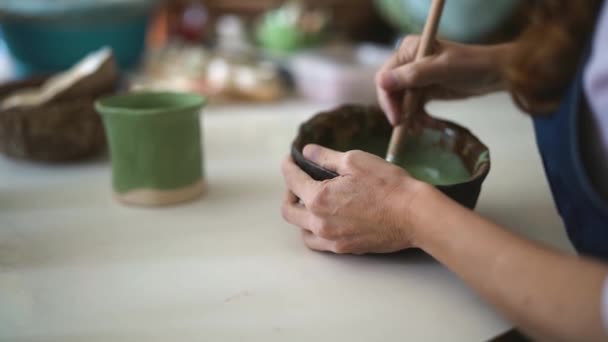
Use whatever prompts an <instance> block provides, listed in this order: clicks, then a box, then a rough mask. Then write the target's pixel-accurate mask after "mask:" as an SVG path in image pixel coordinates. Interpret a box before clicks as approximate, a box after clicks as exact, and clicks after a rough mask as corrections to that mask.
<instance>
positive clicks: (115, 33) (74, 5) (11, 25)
mask: <svg viewBox="0 0 608 342" xmlns="http://www.w3.org/2000/svg"><path fill="white" fill-rule="evenodd" d="M156 2H157V1H156V0H149V1H133V0H125V1H123V2H117V1H107V0H102V1H86V2H74V1H72V2H67V3H66V2H64V1H47V0H44V1H43V0H37V1H23V2H19V1H14V2H10V3H9V5H6V4H3V3H0V25H1V30H2V37H3V39H4V41H5V42H6V45H7V47H8V49H9V52H10V53H11V55H12V56H13V59H14V60H15V62H16V65H17V66H18V74H19V76H27V75H29V74H40V73H53V72H57V71H61V70H65V69H68V68H69V67H71V66H72V65H74V64H75V63H77V62H78V61H79V60H81V59H82V58H83V57H84V56H86V55H87V54H88V53H90V52H91V51H94V50H98V49H100V48H102V47H104V46H109V47H111V48H112V49H113V51H114V55H115V57H116V60H117V62H118V64H119V66H120V67H121V69H128V68H131V67H133V66H134V65H135V64H137V62H138V61H139V59H140V56H141V54H142V52H143V50H144V43H145V36H146V30H147V26H148V21H149V16H150V13H151V11H152V10H153V8H154V6H155V4H156ZM68 4H69V5H68ZM26 5H28V6H26Z"/></svg>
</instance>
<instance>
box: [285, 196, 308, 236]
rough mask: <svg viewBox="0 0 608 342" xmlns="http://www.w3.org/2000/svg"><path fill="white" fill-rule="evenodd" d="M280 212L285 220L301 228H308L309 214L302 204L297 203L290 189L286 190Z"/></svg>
mask: <svg viewBox="0 0 608 342" xmlns="http://www.w3.org/2000/svg"><path fill="white" fill-rule="evenodd" d="M281 214H282V215H283V219H285V221H287V222H289V223H291V224H293V225H295V226H297V227H300V228H301V229H304V230H308V229H309V228H308V226H309V222H310V218H311V214H310V212H309V211H308V210H306V208H305V207H304V206H302V205H301V204H300V203H299V200H298V198H297V196H296V195H294V194H293V193H292V192H291V191H289V190H287V193H286V194H285V200H284V202H283V206H282V207H281Z"/></svg>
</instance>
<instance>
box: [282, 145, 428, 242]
mask: <svg viewBox="0 0 608 342" xmlns="http://www.w3.org/2000/svg"><path fill="white" fill-rule="evenodd" d="M304 157H305V158H307V159H309V160H310V161H312V162H314V163H316V164H318V165H321V166H323V167H325V168H327V169H330V170H333V171H336V172H337V173H338V174H339V176H338V177H336V178H334V179H330V180H326V181H322V182H318V181H315V180H313V179H312V178H310V177H309V176H308V175H307V174H306V173H305V172H304V171H302V170H301V169H300V168H299V167H298V166H297V165H296V164H294V162H293V160H292V159H291V158H287V159H286V160H285V162H284V163H283V176H284V178H285V182H286V185H287V194H286V199H285V202H284V203H283V208H282V213H283V217H284V218H285V220H287V221H288V222H289V223H292V224H294V225H296V226H298V227H300V228H301V230H302V236H303V239H304V243H305V244H306V245H307V246H308V247H309V248H311V249H314V250H319V251H330V252H334V253H339V254H345V253H351V254H363V253H389V252H394V251H397V250H401V249H405V248H409V247H412V246H413V242H414V237H413V234H412V231H413V229H412V222H411V218H412V216H411V213H410V211H409V207H410V205H411V203H412V201H413V200H414V199H415V197H416V194H417V193H418V191H420V190H421V189H423V188H424V187H426V184H425V183H422V182H419V181H417V180H415V179H414V178H412V177H411V176H409V174H408V173H407V172H406V171H405V170H403V169H402V168H399V167H397V166H394V165H392V164H390V163H388V162H386V161H384V160H383V159H381V158H379V157H377V156H374V155H372V154H369V153H366V152H362V151H349V152H345V153H342V152H336V151H333V150H330V149H327V148H324V147H321V146H318V145H307V146H306V147H305V148H304Z"/></svg>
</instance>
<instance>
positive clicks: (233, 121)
mask: <svg viewBox="0 0 608 342" xmlns="http://www.w3.org/2000/svg"><path fill="white" fill-rule="evenodd" d="M329 107H330V105H327V104H325V105H324V104H312V103H307V102H304V101H300V100H290V101H286V102H285V103H281V104H273V105H231V106H222V107H220V106H216V107H210V108H208V109H206V110H205V114H204V135H205V137H204V139H205V150H206V156H205V159H206V170H207V175H208V181H209V186H210V187H209V191H208V193H207V194H206V195H205V196H204V197H203V198H202V199H200V200H198V201H195V202H192V203H189V204H185V205H180V206H176V207H170V208H163V209H142V208H133V207H124V206H122V205H120V204H118V203H117V202H115V201H114V200H113V199H112V197H111V190H110V169H109V163H108V162H107V160H104V159H101V160H97V161H92V162H86V163H81V164H76V165H70V166H48V165H47V166H45V165H39V164H33V163H28V162H17V161H14V160H9V159H6V158H3V157H0V340H1V341H350V342H355V341H397V340H399V341H404V340H411V341H447V340H450V341H458V340H462V341H477V340H484V339H487V338H489V337H492V336H495V335H497V334H499V333H501V332H503V331H505V330H507V329H508V328H509V327H510V325H509V324H508V323H507V322H505V321H504V320H503V319H502V318H501V317H500V316H499V315H498V314H497V313H495V312H494V311H493V309H492V308H491V307H489V306H488V305H487V304H485V303H484V302H483V301H482V299H481V298H479V297H478V296H477V295H476V294H475V293H473V292H472V291H471V290H470V289H469V288H467V286H466V285H465V284H464V283H463V282H462V281H460V280H459V279H458V278H457V277H456V276H455V275H453V274H451V273H450V272H449V271H448V270H447V269H445V268H444V267H443V266H442V265H440V264H438V263H437V262H435V261H434V260H432V259H431V258H430V257H428V256H426V255H424V254H422V253H411V252H410V253H402V254H398V255H391V256H362V257H360V256H336V255H330V254H323V253H316V252H312V251H310V250H308V249H306V248H305V247H304V246H303V244H302V243H301V241H300V239H299V233H298V232H297V230H296V229H295V228H292V227H291V226H289V225H288V224H286V223H284V222H283V220H282V219H281V216H280V213H279V211H280V210H279V207H280V202H281V200H282V198H283V191H284V190H283V183H282V179H281V177H280V162H281V160H282V158H283V157H284V156H285V155H286V154H287V152H288V146H289V143H290V140H291V139H292V137H293V136H294V133H295V130H296V127H297V125H298V124H299V123H300V122H301V121H302V120H304V119H305V118H307V117H308V116H310V115H311V114H313V113H314V112H316V111H317V110H319V109H323V108H329ZM430 110H431V112H433V113H436V114H443V116H449V117H450V118H452V119H454V120H456V121H458V122H460V123H463V124H464V125H466V126H468V127H469V128H471V129H472V130H473V131H474V132H475V133H476V134H477V135H478V136H479V137H480V138H481V139H482V140H483V141H484V142H486V143H487V144H488V145H489V146H490V149H491V155H492V163H493V164H492V170H491V172H490V175H489V177H488V179H487V180H486V182H485V184H484V187H483V191H482V195H481V198H480V201H479V205H478V211H479V212H480V213H481V214H483V215H484V216H487V217H489V218H492V219H494V220H496V221H498V222H499V223H502V224H504V225H506V226H508V227H509V229H513V230H515V231H517V232H520V233H522V234H525V235H527V236H529V237H531V238H533V239H537V240H541V241H544V242H547V243H549V244H552V245H555V246H558V247H560V248H563V249H570V245H569V243H568V242H567V239H566V237H565V234H564V232H563V227H562V224H561V222H560V220H559V218H558V216H557V214H556V211H555V209H554V206H553V202H552V200H551V197H550V193H549V189H548V187H547V183H546V181H545V179H544V174H543V171H542V168H541V163H540V159H539V157H538V155H537V150H536V146H535V143H534V140H533V132H532V125H531V121H530V119H529V118H528V117H526V116H524V115H523V114H520V113H519V111H518V110H516V109H515V108H514V107H513V105H511V103H510V100H509V98H508V97H507V96H506V95H505V94H496V95H491V96H487V97H484V98H479V99H474V100H467V101H460V102H450V103H445V102H444V103H433V104H431V105H430Z"/></svg>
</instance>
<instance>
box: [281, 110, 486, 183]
mask: <svg viewBox="0 0 608 342" xmlns="http://www.w3.org/2000/svg"><path fill="white" fill-rule="evenodd" d="M357 107H358V108H372V109H374V110H380V111H381V109H379V107H377V106H362V105H342V106H339V107H336V108H334V109H331V110H328V111H324V112H320V113H318V114H316V115H313V116H312V117H311V118H309V119H308V120H306V121H304V122H303V123H302V124H300V126H299V128H298V134H297V136H296V137H295V138H294V140H293V141H292V143H291V157H292V159H293V160H294V162H296V164H298V166H299V163H306V164H307V166H308V167H311V168H314V169H316V170H317V171H319V172H322V173H325V174H326V175H327V176H329V177H328V178H327V179H331V178H335V177H338V176H339V174H338V173H337V172H335V171H332V170H328V169H327V168H324V167H323V166H321V165H319V164H317V163H314V162H312V161H310V160H309V159H307V158H305V157H304V154H303V153H302V151H301V150H300V148H298V146H297V145H298V143H299V142H298V140H299V139H300V137H301V136H302V134H303V133H304V129H305V127H306V126H308V125H310V124H312V123H313V121H314V120H319V119H318V118H319V117H324V116H332V115H337V113H339V112H340V111H341V110H344V109H348V108H357ZM427 116H428V118H429V120H432V121H435V122H438V123H440V124H441V125H444V126H446V127H447V128H451V129H455V130H458V131H460V132H462V134H465V135H467V136H469V137H470V138H472V139H473V141H474V142H475V143H476V144H479V145H480V146H481V147H482V148H483V149H484V150H485V153H486V158H485V160H483V161H481V162H479V165H478V166H476V167H475V170H474V171H473V172H471V176H470V178H468V179H467V180H466V181H465V182H459V183H453V184H438V185H433V186H435V187H438V188H450V187H457V186H462V185H464V184H469V183H473V182H478V181H480V182H483V181H484V180H485V178H486V177H487V175H488V174H489V172H490V168H491V155H490V149H489V148H488V146H487V145H486V144H484V143H483V142H482V141H481V140H480V139H479V138H478V137H477V136H476V135H475V134H473V133H472V132H471V131H470V130H469V129H468V128H465V127H463V126H461V125H459V124H457V123H455V122H453V121H450V120H446V119H442V118H437V117H433V116H430V115H428V114H427ZM430 129H434V130H438V129H437V128H430ZM442 130H443V129H442ZM306 145H307V144H305V145H303V146H302V149H303V148H304V146H306ZM300 168H301V166H300ZM303 171H304V170H303Z"/></svg>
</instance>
